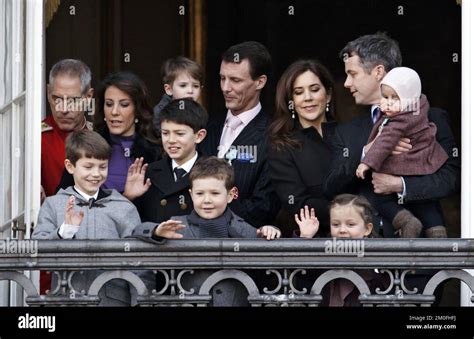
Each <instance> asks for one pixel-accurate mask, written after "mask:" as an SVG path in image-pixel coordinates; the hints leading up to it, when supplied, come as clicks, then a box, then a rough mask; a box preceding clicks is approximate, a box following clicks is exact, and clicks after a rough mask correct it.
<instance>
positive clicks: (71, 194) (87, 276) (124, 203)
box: [32, 130, 140, 306]
mask: <svg viewBox="0 0 474 339" xmlns="http://www.w3.org/2000/svg"><path fill="white" fill-rule="evenodd" d="M110 155H111V148H110V146H109V144H108V143H107V142H106V141H105V140H104V139H103V138H102V137H101V136H100V135H99V134H97V133H96V132H92V131H89V130H83V131H79V132H75V133H72V134H71V135H70V136H69V137H68V139H67V141H66V161H65V166H66V169H67V171H68V172H69V173H71V174H72V175H73V177H74V187H68V188H67V189H65V190H63V189H62V190H60V191H59V192H58V193H57V194H56V195H54V196H52V197H48V198H47V199H46V200H45V202H44V204H43V205H42V207H41V209H40V212H39V216H38V225H37V227H36V228H35V230H34V232H33V235H32V237H33V239H120V238H125V237H127V236H130V235H131V233H132V231H133V229H134V227H136V226H137V225H138V224H139V223H140V217H139V215H138V211H137V209H136V208H135V206H134V205H133V204H132V203H131V202H130V201H128V200H127V199H126V198H124V197H123V196H122V195H121V194H120V193H118V192H117V191H115V190H106V189H101V188H100V186H101V185H102V184H103V183H104V182H105V180H106V179H107V166H108V162H109V159H110ZM101 273H102V272H101V271H85V272H84V274H79V273H76V274H74V276H73V279H72V282H71V284H72V286H73V288H74V290H75V291H77V292H78V293H80V292H81V291H82V290H87V288H88V287H89V286H90V284H91V283H92V281H93V280H94V279H95V278H96V277H97V276H98V275H99V274H101ZM56 280H57V279H56ZM56 283H57V281H54V279H53V287H54V285H55V284H56ZM99 297H100V298H101V302H100V304H99V305H100V306H128V305H130V292H129V287H128V284H127V283H126V282H125V281H123V280H112V281H109V282H108V283H106V284H105V288H103V289H102V290H101V291H100V293H99Z"/></svg>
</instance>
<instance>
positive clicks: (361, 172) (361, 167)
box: [356, 163, 370, 179]
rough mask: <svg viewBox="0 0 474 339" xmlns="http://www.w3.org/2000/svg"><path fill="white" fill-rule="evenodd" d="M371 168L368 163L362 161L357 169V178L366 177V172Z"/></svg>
mask: <svg viewBox="0 0 474 339" xmlns="http://www.w3.org/2000/svg"><path fill="white" fill-rule="evenodd" d="M369 169H370V167H369V166H367V165H366V164H363V163H360V164H359V166H358V167H357V170H356V175H357V178H359V179H365V173H366V172H367V171H368V170H369Z"/></svg>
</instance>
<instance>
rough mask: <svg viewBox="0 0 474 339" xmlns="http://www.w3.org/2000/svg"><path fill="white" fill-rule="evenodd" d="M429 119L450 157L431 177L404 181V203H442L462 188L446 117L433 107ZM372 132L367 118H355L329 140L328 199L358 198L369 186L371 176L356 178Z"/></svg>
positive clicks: (451, 135) (417, 177) (412, 177)
mask: <svg viewBox="0 0 474 339" xmlns="http://www.w3.org/2000/svg"><path fill="white" fill-rule="evenodd" d="M428 119H429V120H430V121H431V122H434V123H435V124H436V127H437V128H438V129H437V132H436V140H437V141H438V142H439V143H440V144H441V146H442V147H443V149H444V150H445V151H446V153H447V154H448V155H449V159H448V160H447V161H446V162H445V163H444V165H443V166H442V167H441V168H440V169H439V170H438V171H436V172H435V173H433V174H429V175H424V176H404V177H403V179H404V180H405V185H406V194H407V195H406V198H405V201H406V202H407V203H408V202H425V201H428V200H436V199H441V198H444V197H446V196H449V195H450V194H453V193H455V192H458V191H459V190H460V187H461V185H460V181H461V162H460V158H459V157H458V156H454V155H455V152H453V150H454V149H455V148H456V147H457V146H456V143H455V141H454V137H453V133H452V131H451V127H450V124H449V117H448V113H447V112H446V111H444V110H442V109H439V108H434V107H433V108H430V110H429V112H428ZM371 130H372V120H371V117H370V114H367V115H363V116H361V117H357V118H355V119H353V120H352V121H350V122H348V123H345V124H340V125H339V126H338V127H337V128H336V131H335V133H334V137H333V138H331V152H332V162H331V169H330V171H329V175H328V177H327V178H326V181H325V184H324V191H325V193H326V195H327V196H328V197H329V198H331V199H332V198H333V197H334V196H336V195H338V194H341V193H353V194H358V193H359V192H360V191H361V188H363V187H364V185H365V187H369V186H371V178H369V177H370V176H368V177H366V180H365V181H362V180H359V179H358V178H357V177H356V175H355V172H356V169H357V166H358V165H359V163H360V158H361V156H362V148H363V147H364V146H365V145H366V144H367V140H368V138H369V135H370V132H371ZM384 235H385V234H384ZM385 236H386V235H385Z"/></svg>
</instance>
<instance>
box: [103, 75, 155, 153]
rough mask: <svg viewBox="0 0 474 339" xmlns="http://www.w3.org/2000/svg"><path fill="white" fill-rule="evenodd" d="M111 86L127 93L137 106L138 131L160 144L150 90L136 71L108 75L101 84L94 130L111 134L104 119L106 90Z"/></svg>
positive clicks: (144, 137)
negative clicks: (154, 124) (154, 121)
mask: <svg viewBox="0 0 474 339" xmlns="http://www.w3.org/2000/svg"><path fill="white" fill-rule="evenodd" d="M110 86H115V87H117V88H118V89H119V90H121V91H123V92H124V93H127V94H128V95H129V96H130V98H131V99H132V100H133V104H134V106H135V118H136V119H138V122H137V124H136V131H137V133H138V134H139V135H140V136H141V137H142V138H143V139H145V140H147V141H149V142H151V143H153V144H159V143H160V141H159V136H158V133H157V131H156V130H155V127H154V126H153V110H152V108H151V105H150V99H149V95H148V90H147V87H146V85H145V83H144V82H143V81H142V80H141V79H140V78H139V77H138V76H137V75H136V74H134V73H131V72H117V73H113V74H110V75H109V76H107V77H106V78H105V79H104V81H102V83H101V84H100V86H99V89H98V91H97V94H96V110H95V114H94V130H97V131H99V132H101V133H102V134H106V135H108V134H109V130H108V127H107V123H106V122H105V121H104V101H105V91H106V90H107V88H109V87H110Z"/></svg>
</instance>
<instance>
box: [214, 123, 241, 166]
mask: <svg viewBox="0 0 474 339" xmlns="http://www.w3.org/2000/svg"><path fill="white" fill-rule="evenodd" d="M241 124H243V122H242V120H240V118H239V117H237V116H234V115H231V116H230V117H228V118H227V120H226V122H225V124H224V130H223V131H222V137H221V142H220V144H219V153H218V154H217V156H218V157H219V158H223V157H224V156H225V154H226V152H227V151H228V150H229V148H230V146H231V145H232V142H234V140H235V138H237V133H236V130H237V128H238V127H239V126H240V125H241Z"/></svg>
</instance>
